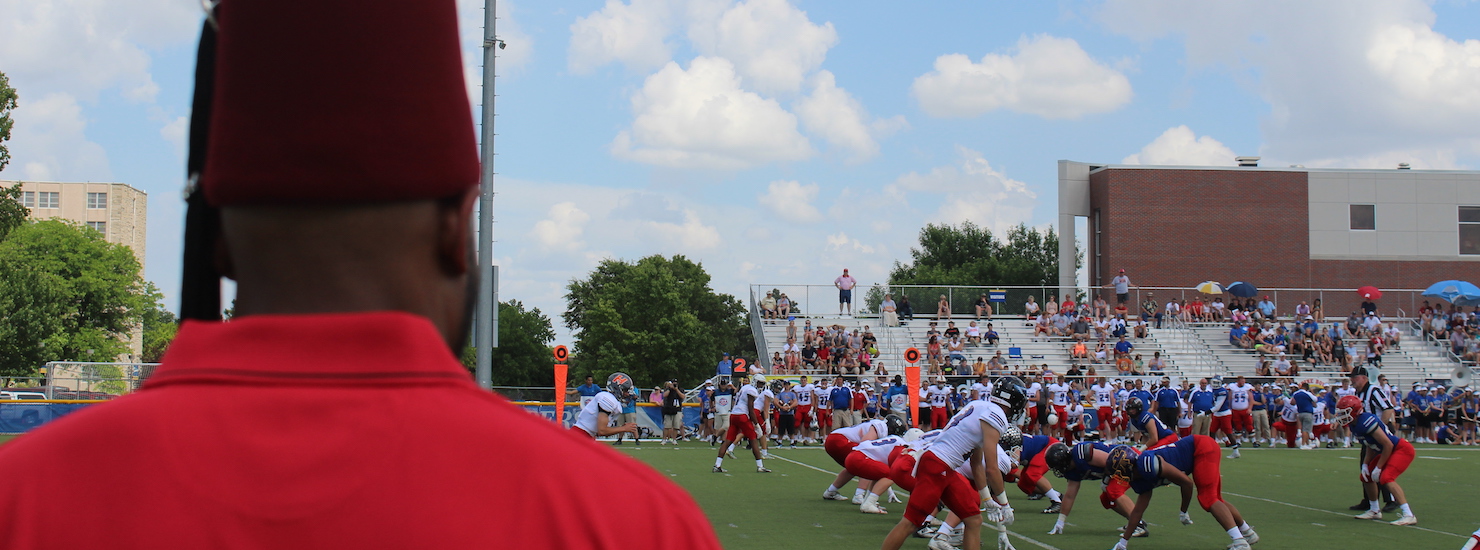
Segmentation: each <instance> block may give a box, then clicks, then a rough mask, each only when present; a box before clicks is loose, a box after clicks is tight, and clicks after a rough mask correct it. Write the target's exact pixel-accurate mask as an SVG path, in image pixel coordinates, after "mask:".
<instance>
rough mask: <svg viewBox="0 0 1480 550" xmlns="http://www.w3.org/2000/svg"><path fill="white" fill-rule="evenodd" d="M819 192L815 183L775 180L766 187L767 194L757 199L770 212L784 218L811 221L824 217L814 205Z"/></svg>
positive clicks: (802, 221)
mask: <svg viewBox="0 0 1480 550" xmlns="http://www.w3.org/2000/svg"><path fill="white" fill-rule="evenodd" d="M817 192H818V187H817V184H815V183H809V184H807V185H802V184H801V183H798V182H796V181H773V182H771V184H770V185H769V186H767V187H766V194H764V195H761V196H760V197H759V198H758V199H757V200H758V201H759V202H760V204H761V206H763V207H765V208H766V210H767V211H768V212H769V213H772V214H775V215H777V216H780V217H781V219H783V220H786V221H790V222H797V223H811V222H815V221H818V220H821V219H822V213H821V212H818V211H817V207H815V206H812V201H813V200H815V199H816V198H817Z"/></svg>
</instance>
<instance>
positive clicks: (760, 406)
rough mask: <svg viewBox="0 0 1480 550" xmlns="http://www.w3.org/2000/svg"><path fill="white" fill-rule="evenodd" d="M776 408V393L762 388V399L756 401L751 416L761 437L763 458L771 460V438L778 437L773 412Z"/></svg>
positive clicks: (768, 388)
mask: <svg viewBox="0 0 1480 550" xmlns="http://www.w3.org/2000/svg"><path fill="white" fill-rule="evenodd" d="M775 408H776V392H773V391H771V388H770V387H768V386H761V398H760V399H757V400H756V401H755V406H754V407H752V411H753V412H751V415H752V416H754V417H755V426H756V429H757V430H758V431H760V436H761V458H771V438H773V437H776V425H775V424H774V422H775V417H774V416H773V415H772V414H771V411H773V410H775Z"/></svg>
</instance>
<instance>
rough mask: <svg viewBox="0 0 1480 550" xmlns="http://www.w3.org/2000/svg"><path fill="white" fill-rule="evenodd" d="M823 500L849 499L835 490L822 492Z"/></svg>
mask: <svg viewBox="0 0 1480 550" xmlns="http://www.w3.org/2000/svg"><path fill="white" fill-rule="evenodd" d="M822 500H848V496H847V495H844V494H843V493H839V492H837V491H833V490H827V491H823V492H822Z"/></svg>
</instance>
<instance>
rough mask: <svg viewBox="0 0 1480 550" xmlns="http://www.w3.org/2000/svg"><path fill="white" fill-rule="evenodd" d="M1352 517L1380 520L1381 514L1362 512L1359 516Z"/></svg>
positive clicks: (1370, 511)
mask: <svg viewBox="0 0 1480 550" xmlns="http://www.w3.org/2000/svg"><path fill="white" fill-rule="evenodd" d="M1352 517H1353V518H1354V519H1382V512H1373V511H1372V510H1367V511H1366V512H1362V513H1361V514H1358V515H1355V516H1352Z"/></svg>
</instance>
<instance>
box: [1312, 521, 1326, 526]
mask: <svg viewBox="0 0 1480 550" xmlns="http://www.w3.org/2000/svg"><path fill="white" fill-rule="evenodd" d="M1311 525H1314V526H1316V527H1325V526H1326V524H1324V523H1315V522H1311Z"/></svg>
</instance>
